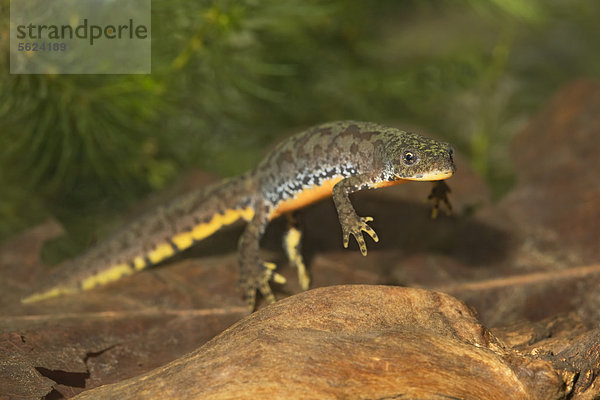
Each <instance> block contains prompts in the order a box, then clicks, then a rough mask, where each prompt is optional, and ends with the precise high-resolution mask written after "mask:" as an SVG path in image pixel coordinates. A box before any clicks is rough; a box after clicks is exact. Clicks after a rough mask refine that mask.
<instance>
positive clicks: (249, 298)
mask: <svg viewBox="0 0 600 400" xmlns="http://www.w3.org/2000/svg"><path fill="white" fill-rule="evenodd" d="M257 265H258V268H255V270H256V271H257V272H256V273H252V274H249V275H248V277H247V279H246V280H245V281H242V282H241V286H242V288H243V289H244V299H245V300H246V304H247V305H248V308H249V309H250V311H251V312H252V311H254V308H255V306H256V291H257V290H258V291H259V292H260V294H261V295H262V296H263V297H264V298H265V300H266V301H267V303H274V302H275V296H274V295H273V291H272V290H271V286H269V281H273V282H275V283H280V284H284V283H285V282H286V279H285V278H284V277H283V276H282V275H280V274H278V273H277V272H275V269H276V268H277V266H276V265H275V264H274V263H270V262H265V261H260V260H259V261H258V264H257Z"/></svg>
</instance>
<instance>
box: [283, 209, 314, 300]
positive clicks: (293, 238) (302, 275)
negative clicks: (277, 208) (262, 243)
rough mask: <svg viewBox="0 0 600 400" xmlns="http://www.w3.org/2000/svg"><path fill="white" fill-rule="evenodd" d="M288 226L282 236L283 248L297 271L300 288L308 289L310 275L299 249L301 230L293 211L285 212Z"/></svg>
mask: <svg viewBox="0 0 600 400" xmlns="http://www.w3.org/2000/svg"><path fill="white" fill-rule="evenodd" d="M285 216H286V219H287V223H288V228H287V232H286V233H285V235H284V236H283V249H284V250H285V254H286V255H287V258H288V260H289V262H290V264H291V265H292V266H293V267H295V268H296V270H297V271H298V283H300V287H301V288H302V290H308V286H309V285H310V276H309V274H308V271H307V270H306V265H305V264H304V259H303V258H302V252H301V251H300V248H301V243H302V231H301V230H300V227H299V224H298V221H297V219H296V214H295V213H291V212H290V213H287V214H285Z"/></svg>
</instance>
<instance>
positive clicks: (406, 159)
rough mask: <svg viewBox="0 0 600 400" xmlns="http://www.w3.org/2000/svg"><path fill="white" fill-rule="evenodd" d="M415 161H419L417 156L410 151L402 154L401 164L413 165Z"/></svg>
mask: <svg viewBox="0 0 600 400" xmlns="http://www.w3.org/2000/svg"><path fill="white" fill-rule="evenodd" d="M417 161H419V156H417V154H416V153H414V152H412V151H405V152H404V154H402V162H403V163H404V164H406V165H413V164H414V163H416V162H417Z"/></svg>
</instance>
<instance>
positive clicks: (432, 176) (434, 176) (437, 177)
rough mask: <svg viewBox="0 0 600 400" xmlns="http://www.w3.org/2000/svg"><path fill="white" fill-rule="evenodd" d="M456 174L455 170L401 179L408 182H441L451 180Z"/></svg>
mask: <svg viewBox="0 0 600 400" xmlns="http://www.w3.org/2000/svg"><path fill="white" fill-rule="evenodd" d="M453 174H454V170H449V171H433V172H428V173H425V174H418V175H414V176H403V177H400V179H404V180H407V181H441V180H442V179H447V178H450V177H451V176H452V175H453Z"/></svg>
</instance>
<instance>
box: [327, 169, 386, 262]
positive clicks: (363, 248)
mask: <svg viewBox="0 0 600 400" xmlns="http://www.w3.org/2000/svg"><path fill="white" fill-rule="evenodd" d="M372 183H373V178H372V177H371V176H370V175H368V174H359V175H355V176H351V177H348V178H345V179H342V180H341V181H339V182H338V183H336V184H335V186H334V187H333V192H332V196H333V202H334V203H335V208H336V209H337V213H338V218H339V220H340V225H341V226H342V241H343V243H344V247H345V248H348V243H349V242H350V235H352V236H354V238H355V239H356V242H357V243H358V247H359V248H360V252H361V253H362V255H363V256H366V255H367V245H366V243H365V239H364V238H363V234H362V233H363V232H366V233H367V234H368V235H369V236H371V238H372V239H373V240H374V241H375V242H378V241H379V237H378V236H377V233H375V231H374V230H373V228H371V227H370V226H369V225H368V224H367V222H371V221H373V218H372V217H359V216H358V215H357V214H356V211H355V210H354V207H352V203H351V202H350V198H349V197H348V195H349V194H350V193H354V192H356V191H359V190H361V189H368V188H370V187H371V184H372Z"/></svg>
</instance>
